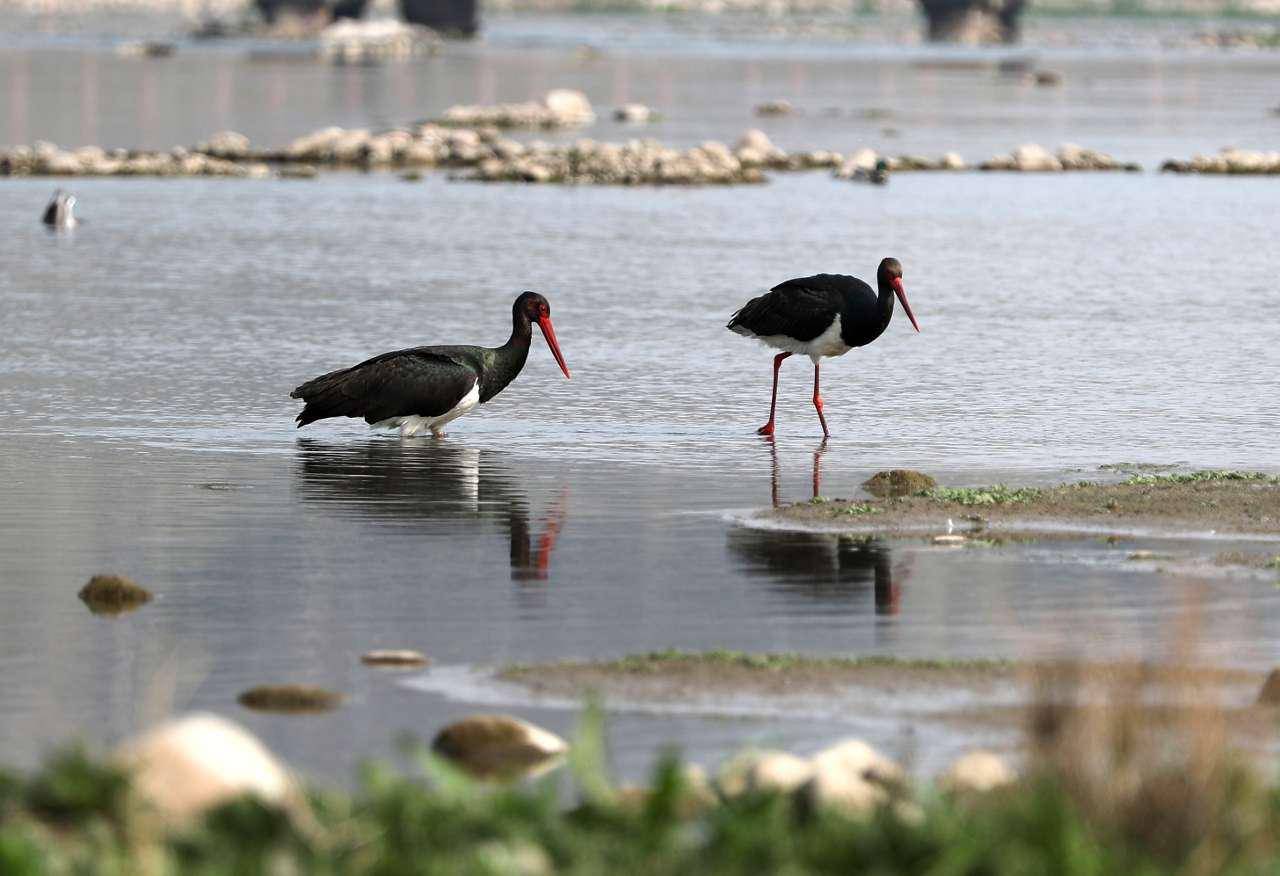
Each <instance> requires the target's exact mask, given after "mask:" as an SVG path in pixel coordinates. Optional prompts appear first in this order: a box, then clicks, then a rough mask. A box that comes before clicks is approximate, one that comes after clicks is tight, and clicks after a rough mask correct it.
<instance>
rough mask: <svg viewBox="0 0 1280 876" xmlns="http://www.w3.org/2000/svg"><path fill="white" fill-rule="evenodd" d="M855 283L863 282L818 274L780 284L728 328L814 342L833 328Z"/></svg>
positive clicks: (751, 303)
mask: <svg viewBox="0 0 1280 876" xmlns="http://www.w3.org/2000/svg"><path fill="white" fill-rule="evenodd" d="M851 281H852V282H855V283H856V282H859V281H857V280H855V279H854V278H853V277H845V276H842V275H839V274H817V275H815V276H812V277H801V278H800V279H796V280H788V281H787V282H785V283H779V284H778V285H777V286H774V287H773V289H771V290H770V291H769V292H767V293H766V294H764V295H761V296H760V297H759V298H753V299H751V300H750V301H748V302H747V303H746V304H745V305H743V307H742V309H741V310H739V311H738V312H737V313H735V314H734V315H733V318H732V319H731V320H729V325H728V328H729V329H730V330H732V331H735V332H737V333H738V334H745V335H754V336H755V337H759V338H764V337H769V336H770V335H786V336H787V337H789V338H795V339H796V340H798V341H811V340H813V339H814V338H816V337H817V336H818V335H820V334H822V333H823V332H825V331H826V330H827V329H828V328H830V327H831V322H832V320H834V319H835V318H836V316H837V315H838V314H839V313H840V310H841V308H842V306H843V302H844V290H845V288H846V286H847V284H848V283H849V282H851Z"/></svg>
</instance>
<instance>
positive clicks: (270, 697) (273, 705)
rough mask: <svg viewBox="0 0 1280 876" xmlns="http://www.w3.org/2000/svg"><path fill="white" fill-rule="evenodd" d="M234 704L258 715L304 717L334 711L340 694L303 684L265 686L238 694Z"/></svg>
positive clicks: (340, 697) (339, 701)
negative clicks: (279, 714)
mask: <svg viewBox="0 0 1280 876" xmlns="http://www.w3.org/2000/svg"><path fill="white" fill-rule="evenodd" d="M236 701H237V702H239V703H240V705H242V706H244V707H245V708H246V709H254V710H256V711H259V712H281V713H284V714H306V713H312V712H327V711H329V710H331V709H335V708H337V707H338V706H339V705H340V704H341V703H342V694H340V693H334V692H333V691H330V690H325V689H324V688H322V687H312V686H311V685H305V684H264V685H259V686H258V687H254V688H250V689H249V690H247V691H245V692H244V693H242V694H240V696H239V697H237V698H236Z"/></svg>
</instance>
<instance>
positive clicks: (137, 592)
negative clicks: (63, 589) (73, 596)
mask: <svg viewBox="0 0 1280 876" xmlns="http://www.w3.org/2000/svg"><path fill="white" fill-rule="evenodd" d="M78 595H79V597H80V601H81V602H83V603H84V604H85V605H86V606H88V608H89V611H91V612H93V613H94V614H103V615H112V616H114V615H119V614H124V613H125V612H129V611H134V610H135V609H138V608H141V607H142V606H144V605H146V604H147V603H148V602H150V601H151V591H149V590H147V588H145V587H143V586H142V585H140V584H137V583H135V582H133V581H131V580H129V579H128V578H125V577H123V576H121V575H94V576H93V577H92V578H90V579H89V583H88V584H86V585H84V586H83V587H81V588H80V593H79V594H78Z"/></svg>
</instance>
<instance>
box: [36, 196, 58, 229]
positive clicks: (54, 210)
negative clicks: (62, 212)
mask: <svg viewBox="0 0 1280 876" xmlns="http://www.w3.org/2000/svg"><path fill="white" fill-rule="evenodd" d="M40 221H42V222H43V223H44V224H45V225H57V224H58V199H57V198H54V199H53V200H52V201H50V202H49V206H47V207H45V208H44V217H43V218H42V219H41V220H40Z"/></svg>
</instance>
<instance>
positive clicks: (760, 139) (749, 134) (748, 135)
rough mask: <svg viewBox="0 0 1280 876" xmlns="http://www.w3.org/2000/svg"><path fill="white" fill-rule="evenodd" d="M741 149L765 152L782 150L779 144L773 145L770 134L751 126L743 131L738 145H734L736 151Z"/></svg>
mask: <svg viewBox="0 0 1280 876" xmlns="http://www.w3.org/2000/svg"><path fill="white" fill-rule="evenodd" d="M739 149H756V150H758V151H760V152H763V153H765V154H769V153H773V152H779V151H781V150H779V149H778V147H777V146H774V145H773V141H772V140H770V139H769V135H768V134H766V133H765V132H764V131H761V130H760V129H759V128H750V129H748V130H746V131H743V133H742V136H741V137H739V138H738V145H737V146H735V147H734V151H735V152H736V151H738V150H739Z"/></svg>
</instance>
